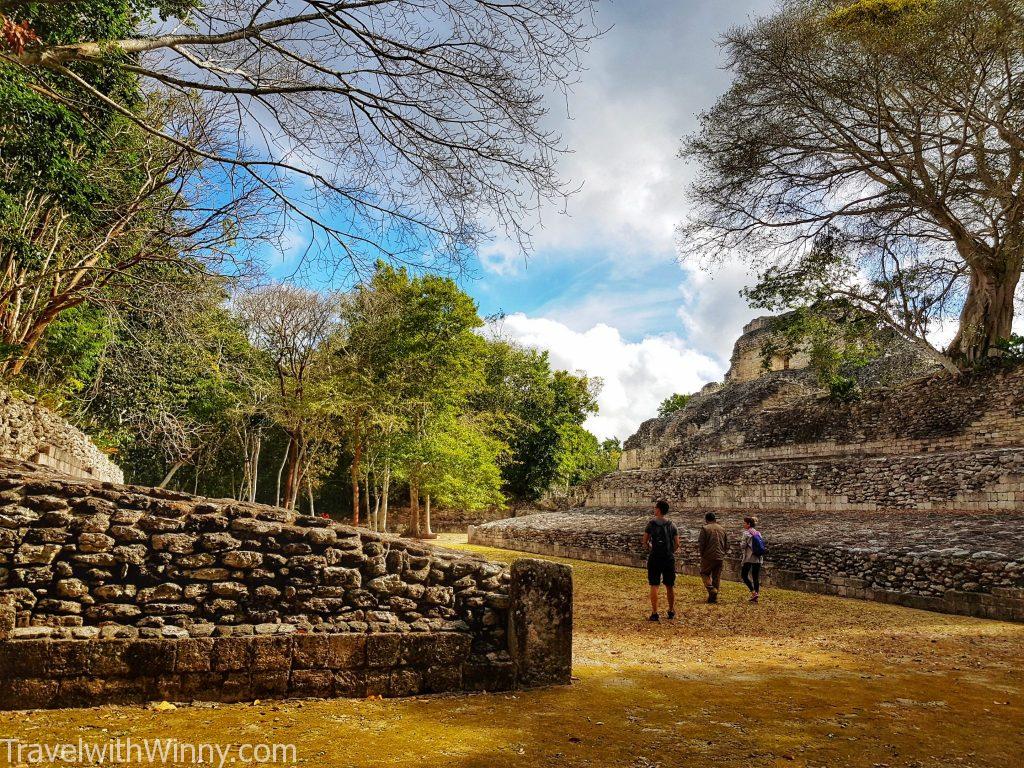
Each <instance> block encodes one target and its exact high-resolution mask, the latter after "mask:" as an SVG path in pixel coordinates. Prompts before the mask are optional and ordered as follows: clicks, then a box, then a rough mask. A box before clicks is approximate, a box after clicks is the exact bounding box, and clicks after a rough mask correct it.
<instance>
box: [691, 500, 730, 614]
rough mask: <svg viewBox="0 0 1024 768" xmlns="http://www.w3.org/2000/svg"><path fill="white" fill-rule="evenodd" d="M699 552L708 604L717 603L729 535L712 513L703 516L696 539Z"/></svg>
mask: <svg viewBox="0 0 1024 768" xmlns="http://www.w3.org/2000/svg"><path fill="white" fill-rule="evenodd" d="M697 549H698V551H699V552H700V575H701V578H702V579H704V586H705V587H706V588H707V590H708V602H709V603H717V602H718V587H719V585H720V584H721V582H722V565H723V564H724V562H725V556H726V554H728V552H729V534H727V533H726V532H725V528H723V527H722V526H720V525H719V524H718V522H717V518H716V517H715V513H714V512H708V513H707V514H706V515H704V527H703V528H701V529H700V536H698V537H697Z"/></svg>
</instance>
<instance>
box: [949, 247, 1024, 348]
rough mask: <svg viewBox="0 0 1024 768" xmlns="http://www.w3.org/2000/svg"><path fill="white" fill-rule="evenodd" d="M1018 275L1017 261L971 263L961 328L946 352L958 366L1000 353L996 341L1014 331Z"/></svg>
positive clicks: (1008, 336) (1018, 266) (1019, 269)
mask: <svg viewBox="0 0 1024 768" xmlns="http://www.w3.org/2000/svg"><path fill="white" fill-rule="evenodd" d="M1020 277H1021V264H1020V263H1019V261H1017V262H1016V263H1011V264H1001V265H999V266H998V267H997V268H986V267H979V266H972V268H971V281H970V286H969V287H968V289H967V298H966V299H965V300H964V306H963V310H962V311H961V312H960V328H959V330H958V331H957V334H956V336H955V337H954V339H953V341H952V342H950V345H949V347H948V348H947V349H946V354H947V355H948V356H949V357H951V358H952V359H954V360H956V361H957V363H958V364H959V365H960V366H961V367H967V366H970V365H972V364H974V363H977V362H979V361H980V360H982V359H984V358H986V357H991V356H994V355H998V354H999V350H998V348H997V346H996V345H997V343H998V342H1000V341H1003V340H1005V339H1008V338H1010V335H1011V333H1012V332H1013V309H1014V307H1013V299H1014V293H1015V292H1016V290H1017V285H1018V283H1019V282H1020Z"/></svg>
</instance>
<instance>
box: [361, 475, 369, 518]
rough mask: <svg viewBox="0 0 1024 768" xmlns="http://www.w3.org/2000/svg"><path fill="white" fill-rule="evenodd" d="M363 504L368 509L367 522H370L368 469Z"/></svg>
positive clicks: (364, 482)
mask: <svg viewBox="0 0 1024 768" xmlns="http://www.w3.org/2000/svg"><path fill="white" fill-rule="evenodd" d="M363 490H364V493H363V504H364V509H365V511H366V524H367V525H369V524H370V473H369V471H367V473H366V476H365V477H364V478H363Z"/></svg>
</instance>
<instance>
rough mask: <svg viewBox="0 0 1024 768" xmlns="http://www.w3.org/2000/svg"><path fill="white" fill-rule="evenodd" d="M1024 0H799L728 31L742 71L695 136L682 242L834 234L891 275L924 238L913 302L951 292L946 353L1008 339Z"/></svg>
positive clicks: (960, 355) (1023, 140) (807, 241)
mask: <svg viewBox="0 0 1024 768" xmlns="http://www.w3.org/2000/svg"><path fill="white" fill-rule="evenodd" d="M1022 13H1024V12H1022V9H1021V6H1020V4H1019V3H1015V2H1011V0H919V1H918V2H902V1H901V2H896V1H895V0H893V2H887V0H882V1H881V2H875V1H872V2H868V1H867V0H857V1H856V2H838V1H837V0H788V1H787V2H785V3H784V4H783V6H782V8H781V10H780V11H778V12H777V13H776V14H774V15H772V16H770V17H767V18H764V19H761V20H758V21H756V22H754V23H752V24H750V25H748V26H745V27H742V28H737V29H733V30H731V31H730V32H729V33H728V34H727V35H726V36H725V40H724V46H725V50H726V53H727V56H728V59H727V61H728V66H729V68H730V69H731V70H732V72H733V73H734V80H733V84H732V86H731V88H730V89H729V91H728V92H727V93H726V94H725V95H724V96H722V97H721V99H720V100H719V101H718V103H717V104H716V105H715V106H714V107H713V108H712V109H711V110H709V111H708V112H706V113H705V114H703V115H702V116H701V125H700V130H699V131H698V132H697V133H696V135H694V136H691V137H689V138H688V139H687V141H686V142H685V144H684V147H683V151H682V155H683V157H685V158H688V159H693V160H696V161H697V163H698V164H699V169H700V172H699V175H698V177H697V179H696V181H695V183H694V184H693V187H692V197H693V200H694V203H695V211H694V213H693V215H692V217H691V219H690V220H689V221H688V222H686V224H685V225H684V226H683V227H682V229H681V234H682V238H683V240H684V241H685V243H686V246H685V247H687V248H690V249H693V250H695V251H697V252H699V253H702V254H705V255H722V254H726V253H728V254H736V253H740V254H743V255H746V256H751V257H753V258H760V259H765V260H767V262H768V263H773V262H774V263H778V262H780V261H785V259H787V258H790V257H792V254H793V253H794V252H795V251H798V250H799V249H801V248H809V247H811V244H812V243H813V242H814V241H816V240H817V239H819V238H820V237H821V236H822V235H823V234H826V233H838V234H839V235H840V236H841V237H842V239H843V241H844V242H845V243H846V244H847V245H848V246H850V247H853V248H857V249H860V254H861V256H863V257H864V258H865V259H867V260H869V261H870V262H871V264H870V265H869V266H868V268H867V271H868V272H870V273H874V274H875V275H877V274H882V275H883V276H884V277H885V278H886V279H887V280H889V281H890V284H891V281H892V278H893V270H894V269H896V270H898V269H899V268H900V266H899V257H900V255H901V254H902V256H903V257H904V258H905V257H906V255H907V254H908V253H912V254H913V259H912V261H913V264H914V269H915V270H916V272H917V274H918V275H927V277H928V285H929V288H928V291H929V297H927V299H926V300H925V301H924V302H923V304H922V305H921V306H920V307H911V306H908V307H906V308H905V309H906V310H907V316H908V317H911V319H912V318H913V315H914V313H915V312H917V317H918V320H920V319H922V318H924V317H925V316H926V315H927V313H928V312H934V311H936V310H937V308H940V307H941V308H944V307H947V306H952V305H955V308H956V309H957V310H959V312H960V321H959V322H960V325H959V331H958V333H957V334H956V337H955V338H954V339H953V341H952V343H951V344H950V345H949V347H948V348H947V349H946V350H945V354H946V355H947V356H948V357H949V358H950V359H952V360H955V361H956V362H958V363H959V364H961V365H963V364H970V363H973V362H975V361H977V360H979V359H981V358H983V357H985V356H987V355H991V354H993V353H996V351H997V347H996V345H997V343H998V342H999V341H1000V340H1001V339H1006V338H1008V337H1009V336H1010V334H1011V328H1012V322H1013V310H1014V294H1015V292H1016V291H1017V289H1018V286H1019V283H1020V276H1021V269H1022V264H1024V204H1022V203H1024V196H1022V192H1024V186H1022V185H1024V108H1022V102H1021V100H1020V93H1021V90H1022V88H1024V15H1022ZM894 243H896V244H897V245H896V246H895V247H894ZM897 277H898V276H897ZM864 279H865V280H868V279H872V278H871V277H870V276H868V277H865V278H864ZM896 297H897V298H898V294H896ZM890 298H892V297H890ZM886 301H889V299H886ZM888 308H889V309H894V307H893V305H892V303H891V302H890V303H889V304H888ZM895 309H899V308H898V307H895ZM922 309H924V310H925V315H922V314H921V312H920V310H922ZM904 319H905V318H904ZM899 324H900V323H899V322H897V325H899ZM911 325H913V323H911Z"/></svg>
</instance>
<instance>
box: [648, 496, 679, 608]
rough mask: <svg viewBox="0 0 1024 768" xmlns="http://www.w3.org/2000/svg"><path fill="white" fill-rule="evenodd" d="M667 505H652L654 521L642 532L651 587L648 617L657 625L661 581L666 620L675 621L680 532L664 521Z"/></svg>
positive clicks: (663, 502) (666, 519)
mask: <svg viewBox="0 0 1024 768" xmlns="http://www.w3.org/2000/svg"><path fill="white" fill-rule="evenodd" d="M667 514H668V502H666V501H659V502H658V503H657V504H655V505H654V517H653V518H652V519H651V521H650V522H649V523H647V529H646V530H645V531H644V548H645V549H647V551H648V553H649V554H648V555H647V583H648V584H650V586H651V617H650V619H648V621H658V620H659V616H658V586H659V585H660V584H661V583H662V582H663V581H664V582H665V592H666V593H667V597H668V618H669V619H674V618H675V617H676V593H675V586H676V552H678V551H679V531H677V530H676V527H675V526H674V525H673V524H672V522H671V521H670V520H669V519H668V518H667V517H665V515H667Z"/></svg>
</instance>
